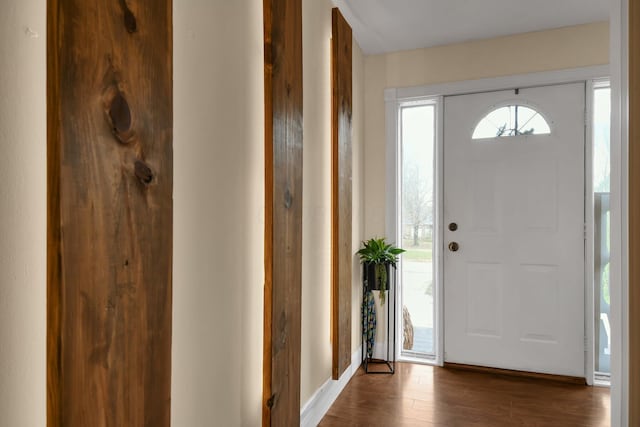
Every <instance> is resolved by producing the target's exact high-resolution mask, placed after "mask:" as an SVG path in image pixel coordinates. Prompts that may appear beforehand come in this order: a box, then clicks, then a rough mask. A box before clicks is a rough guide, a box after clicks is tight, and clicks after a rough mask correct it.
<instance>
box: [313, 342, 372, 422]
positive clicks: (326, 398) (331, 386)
mask: <svg viewBox="0 0 640 427" xmlns="http://www.w3.org/2000/svg"><path fill="white" fill-rule="evenodd" d="M361 359H362V347H360V348H358V350H356V351H355V352H353V354H352V356H351V365H350V366H349V367H348V368H347V369H346V370H345V371H344V374H342V376H341V377H340V379H339V380H337V381H335V380H332V379H331V378H329V379H328V380H327V382H325V383H324V384H322V386H321V387H320V388H319V389H318V390H316V392H315V393H314V394H313V396H311V398H310V399H309V400H308V401H307V403H305V404H304V406H303V407H302V410H301V411H300V426H301V427H316V426H317V425H318V424H319V423H320V421H321V420H322V418H323V417H324V415H325V414H326V413H327V411H328V410H329V408H330V407H331V405H333V402H335V401H336V399H337V398H338V395H339V394H340V392H341V391H342V390H343V389H344V388H345V386H346V385H347V383H348V382H349V380H350V379H351V377H352V376H353V375H354V374H355V373H356V372H357V371H358V368H359V367H360V364H361Z"/></svg>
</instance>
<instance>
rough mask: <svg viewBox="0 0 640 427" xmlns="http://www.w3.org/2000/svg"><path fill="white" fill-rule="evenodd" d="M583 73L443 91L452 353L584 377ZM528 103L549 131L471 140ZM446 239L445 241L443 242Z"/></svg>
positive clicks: (477, 361)
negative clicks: (571, 80) (542, 82)
mask: <svg viewBox="0 0 640 427" xmlns="http://www.w3.org/2000/svg"><path fill="white" fill-rule="evenodd" d="M584 93H585V88H584V84H583V83H576V84H567V85H559V86H553V87H540V88H528V89H521V90H519V91H513V90H508V91H500V92H491V93H481V94H471V95H462V96H452V97H447V98H445V126H444V133H445V150H444V151H445V153H444V158H445V160H444V161H445V191H444V193H445V194H444V199H445V206H444V214H445V221H446V223H447V224H448V223H450V222H456V223H457V224H458V226H459V227H458V229H457V230H456V231H450V230H448V229H447V230H445V245H448V244H449V242H453V241H455V242H457V243H458V244H459V250H457V251H455V252H453V251H451V250H446V251H445V268H444V276H445V360H446V361H447V362H452V363H464V364H472V365H482V366H489V367H496V368H504V369H516V370H526V371H534V372H542V373H550V374H558V375H572V376H584V347H583V346H584V344H583V339H584V231H583V227H584V225H583V224H584V123H585V122H584ZM516 104H519V105H527V106H529V107H531V108H534V109H535V110H537V111H539V112H540V113H541V114H542V115H543V117H544V118H545V119H546V120H547V122H548V123H549V126H550V128H551V133H550V134H546V135H533V134H526V135H525V134H518V135H515V136H508V137H507V136H505V137H495V138H486V139H475V140H474V139H472V134H473V132H474V128H475V126H476V124H477V123H478V121H480V120H481V119H482V118H483V117H484V116H485V115H487V113H489V112H490V111H492V110H494V109H495V108H498V107H501V106H506V105H516ZM445 249H446V248H445Z"/></svg>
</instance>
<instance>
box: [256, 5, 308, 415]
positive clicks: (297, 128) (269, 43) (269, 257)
mask: <svg viewBox="0 0 640 427" xmlns="http://www.w3.org/2000/svg"><path fill="white" fill-rule="evenodd" d="M263 4H264V43H265V45H264V51H265V61H264V63H265V183H266V184H265V185H266V188H265V287H264V291H265V295H264V304H265V306H264V359H263V362H264V367H263V368H264V378H263V407H262V414H263V416H262V423H263V425H264V426H271V425H273V426H294V425H299V424H300V356H301V354H300V353H301V299H302V2H301V0H264V3H263Z"/></svg>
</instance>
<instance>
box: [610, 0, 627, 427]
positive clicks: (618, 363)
mask: <svg viewBox="0 0 640 427" xmlns="http://www.w3.org/2000/svg"><path fill="white" fill-rule="evenodd" d="M610 5H611V16H610V20H609V33H610V37H609V39H610V41H609V43H610V45H609V46H610V48H609V62H610V64H611V99H612V102H611V264H610V266H611V267H610V268H611V270H610V271H611V307H612V308H613V309H612V310H611V319H610V320H611V329H612V334H611V425H612V426H613V427H627V426H628V425H629V311H628V310H629V307H628V304H627V301H629V267H628V266H629V253H628V248H629V245H628V236H629V215H628V212H629V196H628V194H629V170H628V159H629V109H628V105H629V104H628V98H629V71H628V70H629V28H628V27H629V0H612V1H611V3H610Z"/></svg>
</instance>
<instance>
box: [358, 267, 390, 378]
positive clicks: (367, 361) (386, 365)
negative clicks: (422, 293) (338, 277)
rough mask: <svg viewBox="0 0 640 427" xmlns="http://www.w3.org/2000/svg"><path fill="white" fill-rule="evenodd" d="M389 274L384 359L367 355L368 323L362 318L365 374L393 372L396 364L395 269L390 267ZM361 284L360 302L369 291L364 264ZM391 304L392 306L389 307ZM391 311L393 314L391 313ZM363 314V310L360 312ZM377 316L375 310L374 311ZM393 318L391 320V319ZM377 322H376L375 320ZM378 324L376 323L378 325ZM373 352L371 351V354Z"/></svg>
mask: <svg viewBox="0 0 640 427" xmlns="http://www.w3.org/2000/svg"><path fill="white" fill-rule="evenodd" d="M389 270H390V274H388V280H387V282H388V283H387V297H386V301H385V305H386V306H387V328H386V329H387V331H386V332H387V340H386V347H387V352H386V359H376V358H373V357H367V342H366V338H367V332H368V324H366V323H365V322H364V318H363V319H362V325H363V330H362V363H363V364H364V371H365V372H366V373H367V374H393V373H394V372H395V365H396V288H397V286H396V283H395V282H396V280H395V278H396V269H395V268H390V269H389ZM362 284H363V293H362V304H363V307H364V304H365V303H366V294H367V291H369V290H370V289H369V284H368V280H367V269H366V266H365V267H364V268H363V275H362ZM391 306H393V308H392V307H391ZM391 313H393V316H392V315H391ZM362 314H363V316H364V310H363V312H362ZM376 316H377V312H376ZM391 319H393V322H392V321H391ZM376 323H377V322H376ZM392 323H393V329H392V328H391V324H392ZM379 326H380V325H377V327H379ZM391 334H393V344H392V345H390V344H391ZM374 347H375V338H374ZM374 353H375V348H374V351H372V355H373V354H374ZM370 365H375V366H381V365H384V367H382V369H375V368H374V369H370Z"/></svg>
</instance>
